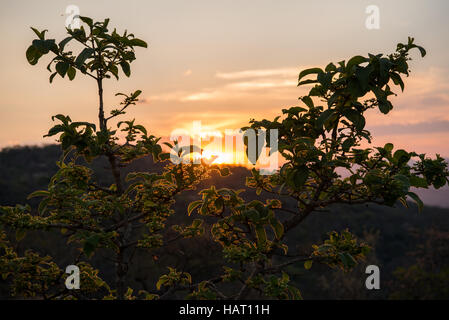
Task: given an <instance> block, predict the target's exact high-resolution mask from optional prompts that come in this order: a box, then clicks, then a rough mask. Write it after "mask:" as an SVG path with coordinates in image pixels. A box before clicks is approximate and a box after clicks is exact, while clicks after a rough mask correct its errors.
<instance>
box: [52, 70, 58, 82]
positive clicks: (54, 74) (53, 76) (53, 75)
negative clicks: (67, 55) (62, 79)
mask: <svg viewBox="0 0 449 320" xmlns="http://www.w3.org/2000/svg"><path fill="white" fill-rule="evenodd" d="M57 74H58V73H57V72H55V73H53V74H52V75H51V76H50V83H52V82H53V79H54V78H55V76H56V75H57Z"/></svg>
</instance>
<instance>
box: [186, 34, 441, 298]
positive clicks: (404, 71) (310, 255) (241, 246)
mask: <svg viewBox="0 0 449 320" xmlns="http://www.w3.org/2000/svg"><path fill="white" fill-rule="evenodd" d="M414 48H417V49H418V50H419V51H420V53H421V56H422V57H424V56H425V54H426V51H425V50H424V48H422V47H420V46H417V45H416V44H414V39H413V38H409V39H408V42H407V43H406V44H398V45H397V49H396V52H394V53H393V54H390V55H388V56H384V55H383V54H378V55H373V54H369V55H368V57H363V56H355V57H352V58H351V59H349V60H348V61H347V62H345V61H341V62H339V63H338V64H337V65H335V64H333V63H329V64H328V65H327V66H326V67H325V68H324V70H323V69H321V68H311V69H307V70H303V71H301V72H300V74H299V78H298V86H304V85H313V86H312V88H311V89H310V91H309V93H308V95H306V96H303V97H300V98H299V100H300V101H301V103H302V104H303V105H302V106H296V107H292V108H290V109H284V110H282V113H283V115H282V118H281V116H278V117H276V118H275V119H274V120H273V121H269V120H262V121H256V120H251V122H250V126H249V127H246V128H243V129H244V130H249V129H254V130H260V129H263V130H266V132H267V135H266V137H265V139H266V144H267V145H268V146H270V137H269V132H270V131H269V130H272V129H275V130H278V139H279V144H278V150H272V151H279V153H280V154H281V155H282V156H283V158H284V159H285V160H286V162H285V164H284V165H283V166H282V167H281V168H280V170H279V171H278V172H277V173H276V174H274V175H269V176H263V175H261V174H260V172H259V171H258V170H255V169H253V170H252V176H251V177H250V178H248V179H247V186H248V187H250V188H255V189H256V192H257V193H258V194H260V193H261V192H266V193H268V194H273V195H275V196H277V197H279V196H280V197H281V199H282V197H289V198H293V199H294V200H295V201H296V203H297V206H296V208H294V209H291V208H288V207H286V206H284V205H283V204H282V202H280V201H279V200H276V199H273V200H269V201H267V202H266V203H263V202H261V201H257V200H256V201H251V202H249V203H248V202H245V201H244V199H243V198H242V197H240V195H239V192H237V191H234V190H229V189H220V190H216V189H215V188H214V187H211V188H210V189H208V190H203V191H202V192H201V194H202V199H201V200H198V201H196V202H194V203H192V204H191V205H190V208H189V209H190V210H189V213H190V212H192V211H194V210H195V211H196V212H197V213H198V214H200V215H205V216H212V217H215V218H216V223H215V224H214V225H213V227H212V229H211V231H212V235H213V237H214V239H215V241H217V242H218V243H220V244H221V246H222V248H223V253H224V257H225V259H226V260H228V262H230V263H231V265H230V266H227V267H225V275H224V276H223V277H222V278H221V279H219V280H217V279H214V280H212V281H207V282H204V283H203V284H202V286H200V288H199V290H198V292H196V293H195V294H196V296H206V297H210V296H214V297H215V296H216V291H217V289H216V284H217V282H219V281H224V280H237V281H240V282H241V283H242V285H241V288H240V290H238V291H237V293H236V294H235V295H233V296H232V297H237V298H243V297H247V296H248V294H250V293H251V292H253V293H256V294H259V295H261V296H270V297H276V298H283V299H284V298H299V297H300V296H301V295H300V292H299V290H298V289H297V288H294V287H293V286H291V285H290V284H289V276H288V274H287V273H286V267H287V266H289V265H292V264H297V263H298V262H303V263H304V268H305V269H309V268H311V267H312V264H313V263H315V262H320V263H324V264H326V265H329V266H330V267H339V268H342V269H343V270H350V269H351V268H353V267H354V266H355V265H356V264H357V262H358V261H359V260H361V259H363V258H364V257H365V255H366V254H367V253H368V251H369V246H368V245H366V244H364V243H358V241H357V239H356V238H355V236H354V235H352V234H351V233H350V232H349V231H347V230H346V231H344V232H341V233H337V232H335V231H332V232H330V233H329V238H328V239H327V240H326V241H325V242H324V243H323V244H317V245H314V246H313V247H312V250H311V251H310V252H290V251H288V246H287V243H286V238H287V237H288V234H289V233H292V232H294V229H295V227H296V226H298V225H299V224H300V223H301V222H303V221H304V219H306V218H307V217H308V216H309V215H311V214H313V213H317V212H319V211H322V210H323V209H324V208H326V207H329V206H331V205H332V204H349V205H355V204H368V203H375V204H379V205H386V206H394V205H395V204H396V203H397V202H398V201H399V202H401V203H402V204H403V205H405V206H407V200H409V199H411V200H413V201H415V202H416V203H417V205H418V208H419V210H421V208H422V206H423V203H422V201H421V200H420V199H419V197H418V196H417V195H416V194H415V193H413V192H411V191H410V188H411V187H416V188H428V187H430V186H433V187H434V188H436V189H438V188H441V187H443V186H444V185H445V184H446V183H447V182H448V181H449V180H448V176H449V172H448V170H447V163H446V162H445V161H444V159H443V158H442V157H440V156H439V155H437V156H436V159H431V158H428V157H426V155H425V154H417V153H415V152H407V151H405V150H402V149H399V150H394V146H393V145H392V144H391V143H387V144H386V145H385V146H383V147H370V148H363V147H362V144H363V143H367V144H371V138H372V137H371V134H370V132H369V131H367V130H366V129H365V117H364V114H365V112H366V111H367V110H369V109H373V108H378V109H379V110H380V111H381V112H382V113H384V114H388V113H389V111H390V110H391V109H392V108H393V105H392V104H391V102H390V101H389V97H390V96H391V95H394V93H393V92H392V90H391V87H390V85H391V83H393V84H394V85H397V86H399V87H400V88H401V90H404V82H403V80H402V77H401V76H403V75H405V76H408V75H409V67H408V61H409V60H410V59H411V58H410V56H409V51H410V50H411V49H414ZM316 104H318V105H316ZM273 147H275V146H273ZM259 152H260V150H259ZM212 285H213V286H212Z"/></svg>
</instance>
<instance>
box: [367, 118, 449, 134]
mask: <svg viewBox="0 0 449 320" xmlns="http://www.w3.org/2000/svg"><path fill="white" fill-rule="evenodd" d="M370 131H371V132H372V133H373V135H375V136H376V135H378V136H381V135H392V134H394V135H397V134H422V133H436V132H449V121H448V120H441V121H433V122H430V121H425V122H418V123H414V124H394V125H384V126H374V127H371V128H370Z"/></svg>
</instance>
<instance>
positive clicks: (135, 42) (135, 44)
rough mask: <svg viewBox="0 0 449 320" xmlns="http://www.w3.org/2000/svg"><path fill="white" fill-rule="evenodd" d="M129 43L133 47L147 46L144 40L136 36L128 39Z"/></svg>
mask: <svg viewBox="0 0 449 320" xmlns="http://www.w3.org/2000/svg"><path fill="white" fill-rule="evenodd" d="M129 43H130V45H132V46H133V47H143V48H147V47H148V45H147V43H146V42H145V41H143V40H140V39H137V38H134V39H131V40H130V41H129Z"/></svg>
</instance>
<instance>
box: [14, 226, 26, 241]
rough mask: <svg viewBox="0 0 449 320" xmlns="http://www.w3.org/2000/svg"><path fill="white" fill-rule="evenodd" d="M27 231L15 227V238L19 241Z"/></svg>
mask: <svg viewBox="0 0 449 320" xmlns="http://www.w3.org/2000/svg"><path fill="white" fill-rule="evenodd" d="M26 234H27V231H26V230H25V229H17V230H16V240H17V241H20V240H22V239H23V238H25V236H26Z"/></svg>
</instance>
